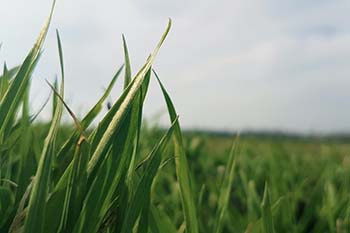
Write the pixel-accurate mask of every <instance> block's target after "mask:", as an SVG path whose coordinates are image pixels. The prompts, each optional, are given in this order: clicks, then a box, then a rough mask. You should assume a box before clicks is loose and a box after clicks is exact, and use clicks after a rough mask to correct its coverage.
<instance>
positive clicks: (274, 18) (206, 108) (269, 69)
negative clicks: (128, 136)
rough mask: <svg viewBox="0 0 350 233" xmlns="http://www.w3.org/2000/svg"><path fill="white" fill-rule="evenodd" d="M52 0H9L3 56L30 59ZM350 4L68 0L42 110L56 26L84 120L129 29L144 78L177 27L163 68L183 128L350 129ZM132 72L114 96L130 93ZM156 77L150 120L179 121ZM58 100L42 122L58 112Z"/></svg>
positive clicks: (0, 19)
mask: <svg viewBox="0 0 350 233" xmlns="http://www.w3.org/2000/svg"><path fill="white" fill-rule="evenodd" d="M50 5H51V1H50V0H30V1H29V0H2V1H1V8H0V41H1V42H2V43H3V46H2V49H1V51H0V62H3V61H4V60H5V59H6V61H7V63H8V65H9V66H14V65H17V64H20V62H22V61H23V59H24V57H25V55H26V53H27V52H28V51H29V49H30V48H31V46H32V45H33V43H34V41H35V39H36V37H37V35H38V33H39V31H40V29H41V27H42V25H43V23H44V21H45V19H46V17H47V15H48V12H49V9H50ZM349 12H350V1H349V0H308V1H305V0H284V1H280V0H257V1H243V0H240V1H238V0H216V1H213V0H200V1H199V0H192V1H187V0H177V1H164V0H147V1H140V0H138V1H137V0H128V1H115V0H114V1H111V0H100V1H96V0H74V1H72V0H57V5H56V8H55V13H54V17H53V21H52V24H51V29H50V31H49V34H48V37H47V40H46V42H45V45H44V53H43V56H42V58H41V61H40V63H39V64H38V66H37V68H36V71H35V73H34V75H33V81H32V85H33V86H32V92H31V101H32V103H33V106H32V111H33V112H35V111H37V110H38V109H39V107H40V106H41V104H42V103H43V102H44V100H45V99H46V98H47V95H48V93H49V87H48V85H47V84H46V83H45V79H48V80H53V78H54V77H55V75H56V74H58V73H59V63H58V53H57V43H56V39H55V29H56V28H57V29H58V30H59V31H60V35H61V39H62V43H63V49H64V61H65V68H66V94H65V99H66V100H67V102H68V104H69V105H70V106H71V107H72V109H73V110H74V111H75V112H76V113H77V115H79V116H83V115H84V113H86V112H87V110H88V109H89V108H90V107H92V106H93V104H94V103H95V102H96V101H97V100H98V98H99V97H100V96H101V95H102V93H103V90H104V88H105V87H106V86H107V84H108V83H109V81H110V80H111V78H112V76H113V74H114V73H115V71H116V70H117V69H118V67H119V66H120V65H121V64H122V63H123V50H122V40H121V35H122V33H124V34H125V36H126V39H127V42H128V47H129V53H130V57H131V63H132V71H133V74H136V72H137V71H138V69H139V68H140V67H141V66H142V64H143V62H144V61H145V60H146V58H147V56H148V54H149V53H150V52H151V51H152V50H153V48H154V47H155V45H156V44H157V42H158V40H159V38H160V36H161V34H162V32H163V31H164V30H165V27H166V24H167V20H168V18H169V17H170V18H171V19H172V22H173V27H172V29H171V31H170V33H169V35H168V38H167V39H166V41H165V43H164V46H163V47H162V49H161V51H160V53H159V55H158V57H157V59H156V62H155V64H154V68H155V69H156V70H157V71H158V74H159V76H160V78H161V79H162V81H163V83H164V84H165V86H166V88H167V89H168V91H169V93H170V95H171V97H172V99H173V101H174V103H175V106H176V109H177V111H178V114H179V115H180V122H181V125H182V126H183V127H184V128H192V129H193V128H204V129H212V130H226V131H231V130H232V131H233V130H234V131H236V130H247V129H248V130H282V131H291V132H302V133H315V132H316V133H332V132H350V104H349V103H350V102H349V101H350V91H349V88H350V27H349V22H350V14H349ZM121 81H122V79H120V82H119V83H118V84H117V86H118V87H117V88H115V90H114V91H113V93H112V95H111V97H110V100H111V101H112V100H115V99H117V97H118V96H119V95H120V94H121V91H122V89H121V87H122V82H121ZM165 111H166V107H165V103H164V100H163V98H162V95H161V92H160V89H159V87H158V86H157V83H156V82H155V80H153V81H152V83H151V86H150V91H149V96H148V97H147V99H146V105H145V113H146V117H147V118H148V119H153V121H158V120H154V119H158V116H159V122H160V124H162V125H169V122H168V118H167V115H166V114H165ZM49 114H50V110H49V108H47V109H46V110H44V112H43V113H42V118H44V119H45V117H46V118H48V117H49Z"/></svg>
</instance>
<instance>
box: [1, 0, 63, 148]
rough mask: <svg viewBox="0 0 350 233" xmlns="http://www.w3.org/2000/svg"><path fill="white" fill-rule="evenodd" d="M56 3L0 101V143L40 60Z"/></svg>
mask: <svg viewBox="0 0 350 233" xmlns="http://www.w3.org/2000/svg"><path fill="white" fill-rule="evenodd" d="M55 3H56V0H54V1H53V3H52V8H51V12H50V15H49V17H48V19H47V21H46V23H45V25H44V27H43V29H42V30H41V33H40V35H39V37H38V39H37V41H36V43H35V45H34V47H33V48H32V49H31V51H30V52H29V54H28V55H27V57H26V58H25V60H24V62H23V63H22V65H21V66H20V68H19V70H18V72H17V74H16V77H15V78H14V80H13V82H12V83H11V85H10V86H9V88H8V90H7V91H6V93H5V95H4V97H3V99H2V101H1V103H0V144H1V143H2V142H3V140H4V138H6V136H7V135H6V130H7V129H8V127H9V124H10V123H11V120H12V119H13V118H14V117H15V114H16V111H17V108H18V106H19V103H20V101H21V99H22V97H23V95H24V93H25V90H26V88H27V86H28V82H29V79H30V76H31V74H32V72H33V70H34V68H35V65H36V64H37V62H38V60H39V57H40V51H41V48H42V45H43V43H44V40H45V37H46V34H47V31H48V28H49V25H50V22H51V18H52V15H53V9H54V6H55Z"/></svg>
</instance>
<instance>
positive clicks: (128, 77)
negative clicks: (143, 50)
mask: <svg viewBox="0 0 350 233" xmlns="http://www.w3.org/2000/svg"><path fill="white" fill-rule="evenodd" d="M123 49H124V60H125V77H124V89H126V88H127V86H128V85H129V83H130V82H131V65H130V58H129V52H128V46H127V44H126V40H125V36H124V35H123Z"/></svg>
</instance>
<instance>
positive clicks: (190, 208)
mask: <svg viewBox="0 0 350 233" xmlns="http://www.w3.org/2000/svg"><path fill="white" fill-rule="evenodd" d="M154 74H155V75H156V78H157V80H158V83H159V85H160V87H161V89H162V92H163V96H164V99H165V101H166V104H167V106H168V112H169V117H170V120H171V121H174V120H175V118H176V117H177V113H176V111H175V108H174V105H173V103H172V101H171V99H170V96H169V94H168V93H167V91H166V89H165V88H164V86H163V84H162V83H161V81H160V79H159V77H158V75H157V74H156V73H155V72H154ZM182 140H183V139H182V133H181V129H180V124H179V123H178V122H177V124H176V126H175V132H174V137H173V142H174V149H175V165H176V175H177V179H178V181H179V185H180V193H181V201H182V208H183V212H184V217H185V222H186V232H188V233H197V232H198V219H197V211H196V206H195V200H194V194H193V190H192V188H191V187H192V186H191V184H190V174H189V168H188V162H187V158H186V154H185V150H184V146H183V142H182Z"/></svg>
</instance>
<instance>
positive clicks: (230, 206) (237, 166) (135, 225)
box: [0, 3, 350, 233]
mask: <svg viewBox="0 0 350 233" xmlns="http://www.w3.org/2000/svg"><path fill="white" fill-rule="evenodd" d="M54 4H55V3H53V6H54ZM52 9H53V7H52ZM51 17H52V10H51V13H50V15H49V18H48V20H47V22H46V24H45V26H44V28H43V29H42V31H41V33H40V35H39V37H38V39H37V41H36V43H35V45H34V47H33V48H32V49H31V50H30V51H29V53H28V55H27V56H26V58H25V60H24V61H23V63H22V64H21V65H20V66H18V67H14V68H11V69H8V67H7V65H6V64H5V65H4V69H3V74H2V75H1V76H0V232H26V233H31V232H35V233H40V232H45V233H51V232H52V233H56V232H74V233H86V232H91V233H96V232H98V233H102V232H106V233H109V232H122V233H126V232H128V233H131V232H138V233H150V232H152V233H163V232H169V233H175V232H187V233H198V232H215V233H221V232H247V233H249V232H254V233H255V232H266V233H273V232H337V233H342V232H349V227H350V198H349V192H350V190H349V187H350V157H349V156H348V151H349V149H350V146H348V145H347V144H342V143H339V142H320V141H306V140H300V141H298V140H292V139H284V140H281V139H278V140H277V139H274V140H270V139H267V138H263V137H260V138H258V139H256V138H254V137H242V138H241V139H240V145H241V146H240V148H239V149H240V150H239V151H238V149H237V148H238V146H237V143H238V140H237V139H235V140H234V143H233V145H232V140H233V139H232V138H231V137H217V136H209V135H208V134H196V133H192V134H191V133H183V132H182V130H181V127H180V123H179V117H178V115H177V112H176V110H175V107H174V104H173V102H172V100H171V98H170V95H169V93H168V92H167V90H166V89H165V87H164V86H163V84H162V83H161V81H160V78H159V77H158V75H157V74H156V73H155V72H154V71H153V70H152V65H153V61H154V59H155V57H156V55H157V53H158V51H159V49H160V47H161V45H162V44H163V42H164V40H165V38H166V36H167V34H168V32H169V30H170V27H171V21H170V20H169V23H168V26H167V28H166V30H165V32H164V33H163V35H162V37H161V39H160V41H159V43H158V45H157V46H156V48H155V50H154V51H153V53H152V54H151V55H150V56H149V57H148V59H147V60H146V62H145V64H144V66H143V67H142V68H141V69H140V70H139V71H138V72H137V73H136V75H135V76H132V70H131V64H130V57H129V52H128V48H127V44H126V40H125V37H124V36H123V49H124V59H125V65H123V66H121V67H120V68H119V69H118V70H117V72H116V74H115V75H114V77H113V78H112V80H111V81H110V83H109V85H108V87H107V89H106V90H105V92H104V93H103V95H102V96H101V98H100V99H99V100H98V101H97V103H96V104H95V105H94V106H93V107H92V108H91V109H90V110H89V111H88V113H87V114H86V115H85V116H84V117H83V118H82V119H81V120H80V119H78V118H77V117H76V116H75V114H74V112H73V111H72V110H71V109H70V108H69V106H68V105H67V104H66V103H65V101H64V83H65V82H64V80H65V79H64V56H63V45H62V43H61V39H60V36H59V33H58V31H57V43H58V54H59V57H58V58H59V63H60V68H61V69H60V70H61V81H60V82H58V81H57V80H56V81H55V83H54V84H53V85H51V84H49V86H50V87H51V88H52V90H53V96H52V106H53V114H52V118H51V119H50V123H49V124H45V123H40V122H35V121H34V120H35V119H36V116H37V115H38V114H39V113H37V114H31V113H30V99H29V91H30V79H31V74H32V73H33V70H34V68H35V65H36V64H37V62H38V61H39V58H40V54H41V50H42V47H43V43H44V40H45V37H46V34H47V31H48V28H49V25H50V21H51ZM124 68H125V73H124V90H123V93H122V94H121V96H120V97H119V98H118V99H117V100H116V101H115V102H114V104H113V105H111V107H110V109H109V110H108V112H107V113H106V114H105V115H104V116H103V118H102V120H101V121H100V122H99V123H98V125H97V126H96V127H91V125H92V122H93V121H94V120H96V118H97V116H98V115H99V114H100V113H101V111H102V109H103V106H104V104H105V101H106V99H107V98H108V96H109V94H110V93H111V91H112V89H113V86H114V84H115V83H116V81H117V79H118V77H119V76H120V74H121V73H122V71H123V69H124ZM152 71H153V72H152ZM152 78H155V80H157V81H158V83H159V85H160V91H161V92H162V93H163V96H164V99H165V103H166V106H167V109H168V114H169V118H170V123H171V127H170V128H169V129H168V130H166V131H164V130H161V129H159V128H158V127H147V125H146V124H143V123H144V122H142V119H143V106H144V101H145V98H146V95H147V90H148V87H149V84H150V80H151V79H152ZM58 89H59V90H58ZM45 105H46V103H45V104H44V106H45ZM65 109H66V110H67V112H68V113H69V115H70V116H71V118H72V119H73V122H74V125H67V124H61V122H60V121H61V116H62V114H63V113H64V110H65ZM39 112H40V111H39ZM315 156H317V159H315ZM267 183H268V184H269V186H267Z"/></svg>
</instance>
